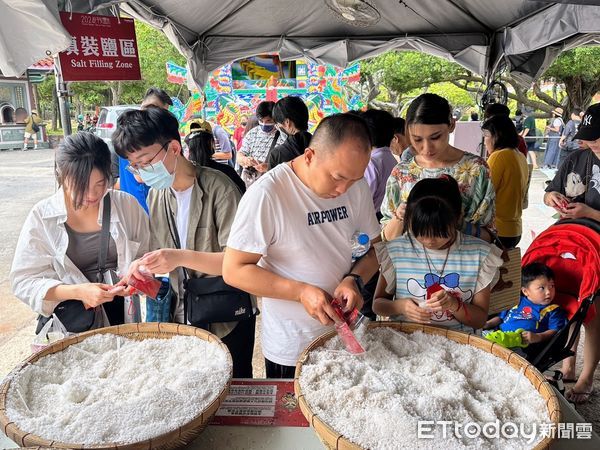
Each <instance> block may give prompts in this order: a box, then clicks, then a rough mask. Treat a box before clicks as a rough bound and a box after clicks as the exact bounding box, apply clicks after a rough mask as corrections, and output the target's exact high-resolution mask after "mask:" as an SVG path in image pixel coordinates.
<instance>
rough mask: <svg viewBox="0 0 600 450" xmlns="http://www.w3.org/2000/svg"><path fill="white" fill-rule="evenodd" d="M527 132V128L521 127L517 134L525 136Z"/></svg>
mask: <svg viewBox="0 0 600 450" xmlns="http://www.w3.org/2000/svg"><path fill="white" fill-rule="evenodd" d="M527 133H529V128H523V129H522V130H521V132H520V133H519V136H522V137H525V136H527Z"/></svg>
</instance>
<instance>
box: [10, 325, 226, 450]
mask: <svg viewBox="0 0 600 450" xmlns="http://www.w3.org/2000/svg"><path fill="white" fill-rule="evenodd" d="M117 353H118V354H119V357H117V356H118V355H117ZM230 370H231V363H230V361H229V359H228V357H227V353H226V352H225V351H223V350H222V349H221V348H220V347H219V346H218V345H216V344H213V343H209V342H206V341H204V340H202V339H199V338H197V337H194V336H175V337H172V338H170V339H146V340H142V341H136V340H132V339H127V338H122V337H117V336H115V335H112V334H103V335H100V334H98V335H94V336H91V337H89V338H87V339H85V340H84V341H82V342H80V343H78V344H74V345H71V346H69V347H68V348H66V349H65V350H64V351H61V352H58V353H54V354H52V355H48V356H45V357H43V358H40V359H39V360H38V361H36V362H35V363H32V364H29V365H27V366H25V367H24V368H23V369H22V370H21V371H19V372H18V373H16V374H15V375H14V376H13V377H11V384H10V388H9V390H8V393H7V398H6V406H7V411H6V414H7V415H8V417H9V419H10V420H11V421H12V422H14V423H15V424H16V425H17V426H18V427H19V428H20V429H21V430H23V431H26V432H28V433H33V434H35V435H37V436H40V437H43V438H45V439H48V440H52V441H61V442H71V443H78V444H84V445H92V444H108V443H118V444H127V443H133V442H139V441H144V440H147V439H151V438H153V437H156V436H159V435H162V434H164V433H167V432H169V431H172V430H175V429H177V428H179V427H181V426H183V425H184V424H186V423H188V422H190V421H191V420H192V419H194V418H195V417H197V416H198V415H199V414H200V413H201V412H202V411H203V410H204V409H205V408H206V407H208V406H209V405H210V404H211V403H212V402H213V401H214V400H215V399H216V398H217V397H218V395H219V393H220V392H221V390H222V389H223V388H224V387H225V385H226V383H227V381H228V379H229V373H230Z"/></svg>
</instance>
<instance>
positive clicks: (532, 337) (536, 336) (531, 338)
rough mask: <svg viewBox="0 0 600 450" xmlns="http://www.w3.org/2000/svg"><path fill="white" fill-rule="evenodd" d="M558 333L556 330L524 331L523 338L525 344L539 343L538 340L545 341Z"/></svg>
mask: <svg viewBox="0 0 600 450" xmlns="http://www.w3.org/2000/svg"><path fill="white" fill-rule="evenodd" d="M555 334H556V330H548V331H544V332H542V333H534V332H533V331H523V332H522V333H521V338H522V339H523V342H524V343H525V344H537V343H538V342H544V341H547V340H548V339H550V338H551V337H552V336H554V335H555Z"/></svg>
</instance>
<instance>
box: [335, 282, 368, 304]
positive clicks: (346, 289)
mask: <svg viewBox="0 0 600 450" xmlns="http://www.w3.org/2000/svg"><path fill="white" fill-rule="evenodd" d="M333 296H334V297H335V298H339V299H342V300H345V301H346V303H345V307H344V309H345V310H346V311H351V310H353V309H354V308H356V309H358V310H360V309H361V308H362V306H363V303H364V300H363V297H362V294H361V293H360V291H359V290H358V286H357V285H356V282H355V281H354V279H353V278H352V277H346V278H344V279H343V280H342V281H341V282H340V284H339V285H338V287H336V288H335V292H334V293H333Z"/></svg>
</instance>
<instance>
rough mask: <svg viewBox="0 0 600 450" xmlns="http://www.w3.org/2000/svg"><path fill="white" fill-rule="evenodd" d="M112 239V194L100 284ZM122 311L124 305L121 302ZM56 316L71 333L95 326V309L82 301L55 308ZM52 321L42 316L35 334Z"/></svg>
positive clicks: (105, 215)
mask: <svg viewBox="0 0 600 450" xmlns="http://www.w3.org/2000/svg"><path fill="white" fill-rule="evenodd" d="M109 238H110V194H106V195H105V196H104V209H103V213H102V231H101V232H100V247H99V250H98V278H97V282H98V283H103V282H104V280H103V274H104V271H105V266H106V257H107V254H108V245H109ZM121 309H123V303H122V302H121ZM54 314H56V317H58V320H60V321H61V322H62V324H63V325H64V326H65V328H66V329H67V331H69V332H70V333H82V332H84V331H88V330H89V329H90V328H91V327H92V325H94V319H95V317H96V311H95V308H90V309H85V305H84V304H83V302H82V301H80V300H65V301H63V302H60V303H59V304H58V305H56V308H54ZM49 320H50V317H44V316H42V315H40V316H39V317H38V324H37V328H36V330H35V333H36V334H38V333H39V332H40V331H41V330H42V327H43V326H44V325H45V324H46V322H48V321H49Z"/></svg>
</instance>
